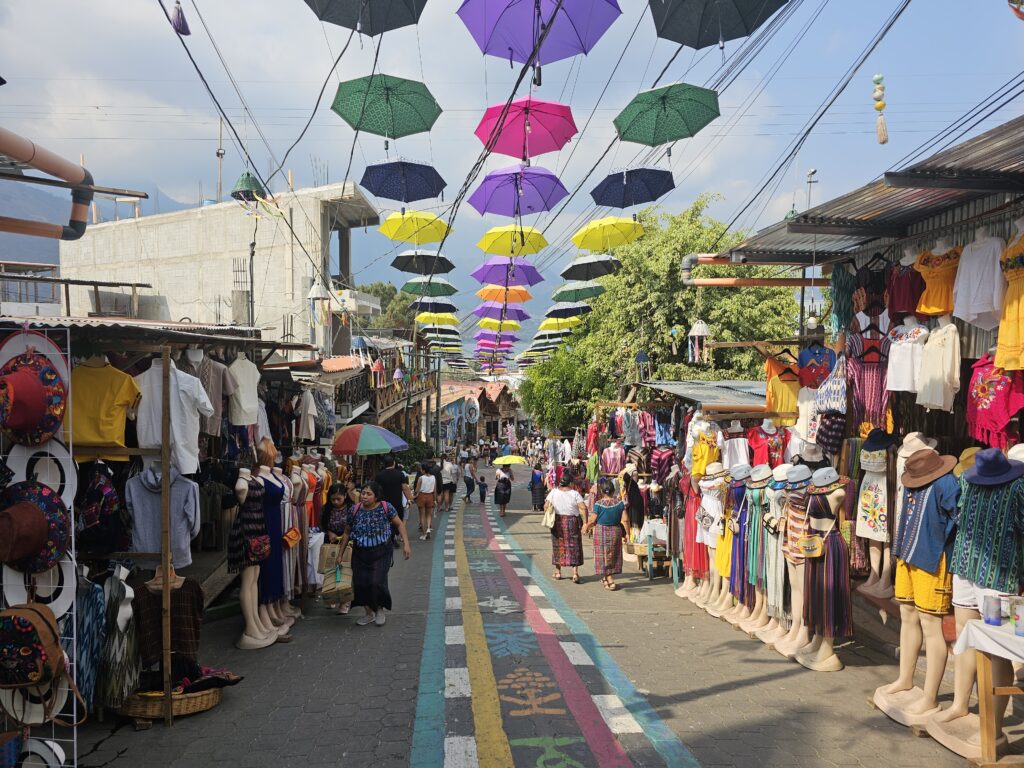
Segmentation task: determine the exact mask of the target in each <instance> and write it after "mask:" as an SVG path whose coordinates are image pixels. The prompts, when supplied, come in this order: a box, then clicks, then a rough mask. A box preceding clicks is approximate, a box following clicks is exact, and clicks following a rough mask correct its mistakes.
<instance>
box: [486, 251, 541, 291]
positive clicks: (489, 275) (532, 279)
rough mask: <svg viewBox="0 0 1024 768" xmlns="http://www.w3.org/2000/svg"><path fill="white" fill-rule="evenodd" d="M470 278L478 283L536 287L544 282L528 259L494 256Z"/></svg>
mask: <svg viewBox="0 0 1024 768" xmlns="http://www.w3.org/2000/svg"><path fill="white" fill-rule="evenodd" d="M470 276H471V277H472V278H473V279H474V280H476V281H477V282H478V283H496V284H499V285H536V284H537V283H541V282H543V281H544V278H543V277H541V275H540V272H538V271H537V268H536V267H535V266H533V264H530V263H529V262H528V261H526V259H508V258H506V257H504V256H492V257H491V258H489V259H488V260H487V261H485V262H484V263H483V264H481V265H480V266H479V267H477V268H476V269H474V270H473V271H472V272H471V273H470Z"/></svg>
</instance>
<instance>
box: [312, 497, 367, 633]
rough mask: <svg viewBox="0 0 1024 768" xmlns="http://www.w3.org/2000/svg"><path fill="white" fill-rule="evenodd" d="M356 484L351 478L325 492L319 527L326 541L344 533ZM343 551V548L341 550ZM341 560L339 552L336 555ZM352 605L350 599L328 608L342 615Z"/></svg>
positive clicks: (335, 539)
mask: <svg viewBox="0 0 1024 768" xmlns="http://www.w3.org/2000/svg"><path fill="white" fill-rule="evenodd" d="M355 487H356V484H355V483H353V482H352V481H351V480H349V481H348V483H347V484H346V483H335V484H334V485H332V486H331V489H330V490H329V491H328V492H327V506H326V507H325V508H324V511H323V515H322V516H321V518H320V528H321V530H323V531H324V533H326V534H327V541H329V542H330V543H332V544H333V543H335V542H337V541H340V540H341V538H342V537H343V536H344V535H345V528H346V527H347V526H348V518H349V515H351V514H352V508H353V507H355V505H356V502H357V501H358V499H359V492H358V491H356V490H355ZM342 552H344V550H342ZM338 560H341V554H339V555H338ZM351 606H352V601H351V600H349V601H348V602H344V603H337V602H330V603H328V604H327V607H328V608H331V609H334V608H337V609H338V613H339V614H340V615H342V616H344V615H345V614H346V613H348V610H349V608H350V607H351Z"/></svg>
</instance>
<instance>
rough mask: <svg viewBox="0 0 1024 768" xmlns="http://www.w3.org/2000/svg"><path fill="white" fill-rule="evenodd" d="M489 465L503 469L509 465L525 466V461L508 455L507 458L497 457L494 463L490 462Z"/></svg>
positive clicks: (519, 457) (520, 457)
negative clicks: (495, 465)
mask: <svg viewBox="0 0 1024 768" xmlns="http://www.w3.org/2000/svg"><path fill="white" fill-rule="evenodd" d="M491 464H497V465H498V466H499V467H505V466H508V465H509V464H526V459H524V458H523V457H522V456H516V455H514V454H510V455H508V456H499V457H498V458H496V459H495V460H494V461H492V462H491Z"/></svg>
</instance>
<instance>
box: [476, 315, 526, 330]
mask: <svg viewBox="0 0 1024 768" xmlns="http://www.w3.org/2000/svg"><path fill="white" fill-rule="evenodd" d="M478 325H479V326H480V327H481V328H486V329H487V330H488V331H518V330H519V329H520V328H521V327H522V326H521V325H519V322H518V321H516V320H496V319H495V318H493V317H485V318H483V319H481V320H480V322H479V323H478Z"/></svg>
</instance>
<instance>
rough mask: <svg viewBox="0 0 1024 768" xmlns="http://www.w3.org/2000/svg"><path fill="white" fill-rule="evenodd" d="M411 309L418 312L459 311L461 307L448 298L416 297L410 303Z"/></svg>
mask: <svg viewBox="0 0 1024 768" xmlns="http://www.w3.org/2000/svg"><path fill="white" fill-rule="evenodd" d="M409 309H412V310H415V311H416V312H458V311H459V308H458V307H456V306H455V303H454V302H451V301H449V300H448V299H439V298H429V299H416V300H415V301H412V302H410V303H409Z"/></svg>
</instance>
